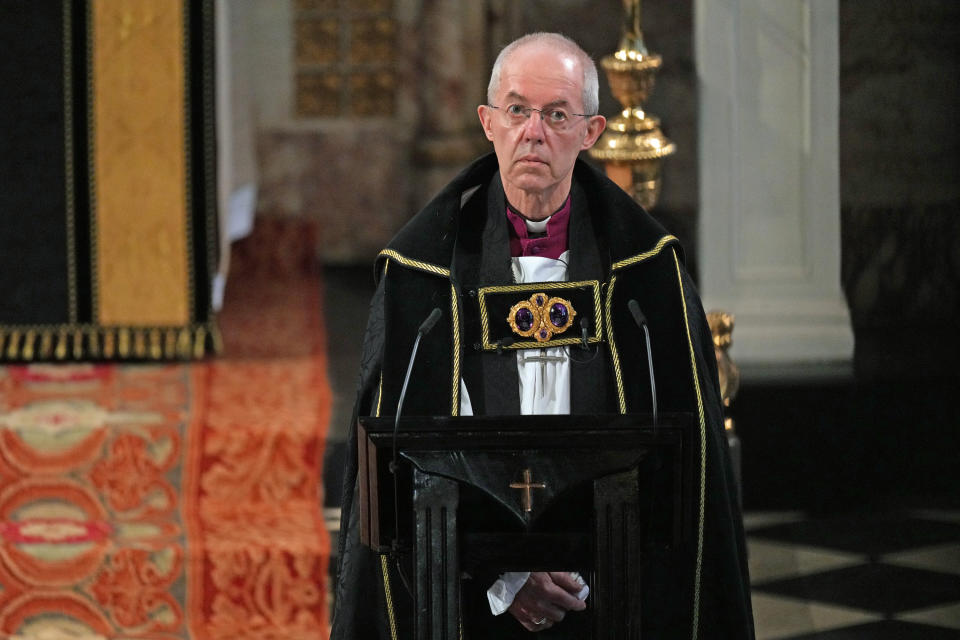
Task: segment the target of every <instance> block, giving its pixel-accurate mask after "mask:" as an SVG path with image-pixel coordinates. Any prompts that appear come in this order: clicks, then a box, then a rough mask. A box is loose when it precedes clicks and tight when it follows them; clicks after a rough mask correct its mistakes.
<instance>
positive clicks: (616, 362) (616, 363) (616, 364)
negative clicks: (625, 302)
mask: <svg viewBox="0 0 960 640" xmlns="http://www.w3.org/2000/svg"><path fill="white" fill-rule="evenodd" d="M616 283H617V276H616V274H614V275H612V276H610V283H609V284H608V285H607V301H606V302H607V304H606V313H607V321H606V323H607V343H608V344H609V345H610V354H611V355H612V356H613V372H614V374H615V377H616V382H617V402H618V403H619V405H620V413H626V412H627V400H626V398H625V397H624V394H623V375H622V374H621V372H620V354H619V353H618V352H617V343H616V342H615V341H614V339H613V314H612V313H611V302H612V301H613V287H614V285H615V284H616Z"/></svg>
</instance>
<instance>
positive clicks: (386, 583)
mask: <svg viewBox="0 0 960 640" xmlns="http://www.w3.org/2000/svg"><path fill="white" fill-rule="evenodd" d="M388 570H389V567H388V566H387V556H385V555H383V554H381V555H380V572H381V573H382V574H383V594H384V595H385V596H386V597H387V619H388V620H389V621H390V637H391V638H392V639H393V640H397V618H396V616H395V615H394V613H393V593H392V592H391V591H390V574H389V572H388Z"/></svg>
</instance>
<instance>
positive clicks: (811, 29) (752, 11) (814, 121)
mask: <svg viewBox="0 0 960 640" xmlns="http://www.w3.org/2000/svg"><path fill="white" fill-rule="evenodd" d="M838 30H839V18H838V6H837V0H817V1H816V2H814V1H813V0H785V1H783V2H765V1H764V0H730V1H729V2H714V1H712V0H696V4H695V32H696V35H695V37H696V60H697V67H698V70H697V73H698V80H699V88H700V184H701V207H700V228H699V241H698V244H699V255H698V257H699V264H700V274H701V275H700V287H701V293H702V295H703V300H704V305H705V306H706V308H707V309H708V310H709V309H711V308H721V309H724V310H726V311H730V312H732V313H734V314H735V315H736V326H737V329H736V334H735V340H734V346H733V348H732V350H731V351H732V355H733V358H734V359H735V360H736V361H737V362H738V363H740V364H748V363H763V364H775V365H789V364H793V363H802V362H812V361H849V360H850V359H851V357H852V353H853V332H852V330H851V326H850V314H849V311H848V309H847V306H846V303H845V301H844V298H843V295H842V293H841V286H840V191H839V185H840V178H839V141H838V140H839V138H838V121H839V87H838V81H839V70H838V64H839V47H838Z"/></svg>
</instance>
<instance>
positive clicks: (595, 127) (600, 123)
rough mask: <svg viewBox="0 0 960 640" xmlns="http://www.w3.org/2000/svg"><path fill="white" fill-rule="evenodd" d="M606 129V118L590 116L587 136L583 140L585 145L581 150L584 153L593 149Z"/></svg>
mask: <svg viewBox="0 0 960 640" xmlns="http://www.w3.org/2000/svg"><path fill="white" fill-rule="evenodd" d="M606 128H607V119H606V118H604V117H603V116H590V121H589V122H588V123H587V135H586V136H584V138H583V144H582V145H581V147H580V150H581V151H583V150H585V149H589V148H590V147H592V146H593V145H594V144H595V143H596V142H597V140H598V139H599V138H600V134H602V133H603V130H604V129H606Z"/></svg>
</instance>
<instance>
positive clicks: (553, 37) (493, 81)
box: [487, 32, 600, 115]
mask: <svg viewBox="0 0 960 640" xmlns="http://www.w3.org/2000/svg"><path fill="white" fill-rule="evenodd" d="M528 44H548V45H550V46H552V47H554V48H555V49H557V50H558V51H561V52H563V53H567V54H570V55H573V56H575V57H576V58H577V59H578V60H580V64H581V65H582V66H583V112H584V113H586V114H588V115H594V114H596V113H597V112H598V111H599V110H600V82H599V80H598V79H597V65H596V64H594V62H593V59H592V58H591V57H590V56H589V55H587V52H586V51H584V50H583V49H581V48H580V45H578V44H577V43H576V42H574V41H573V40H571V39H570V38H568V37H567V36H565V35H562V34H559V33H546V32H537V33H528V34H527V35H525V36H522V37H520V38H517V39H516V40H514V41H513V42H511V43H510V44H508V45H507V46H505V47H504V48H503V49H501V50H500V55H498V56H497V59H496V61H495V62H494V63H493V70H492V71H490V84H488V85H487V102H489V103H490V104H493V100H494V96H496V95H497V90H499V89H500V74H501V72H502V68H503V63H504V62H506V60H507V58H509V57H510V56H511V54H513V52H514V51H516V50H517V49H519V48H520V47H524V46H526V45H528Z"/></svg>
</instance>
